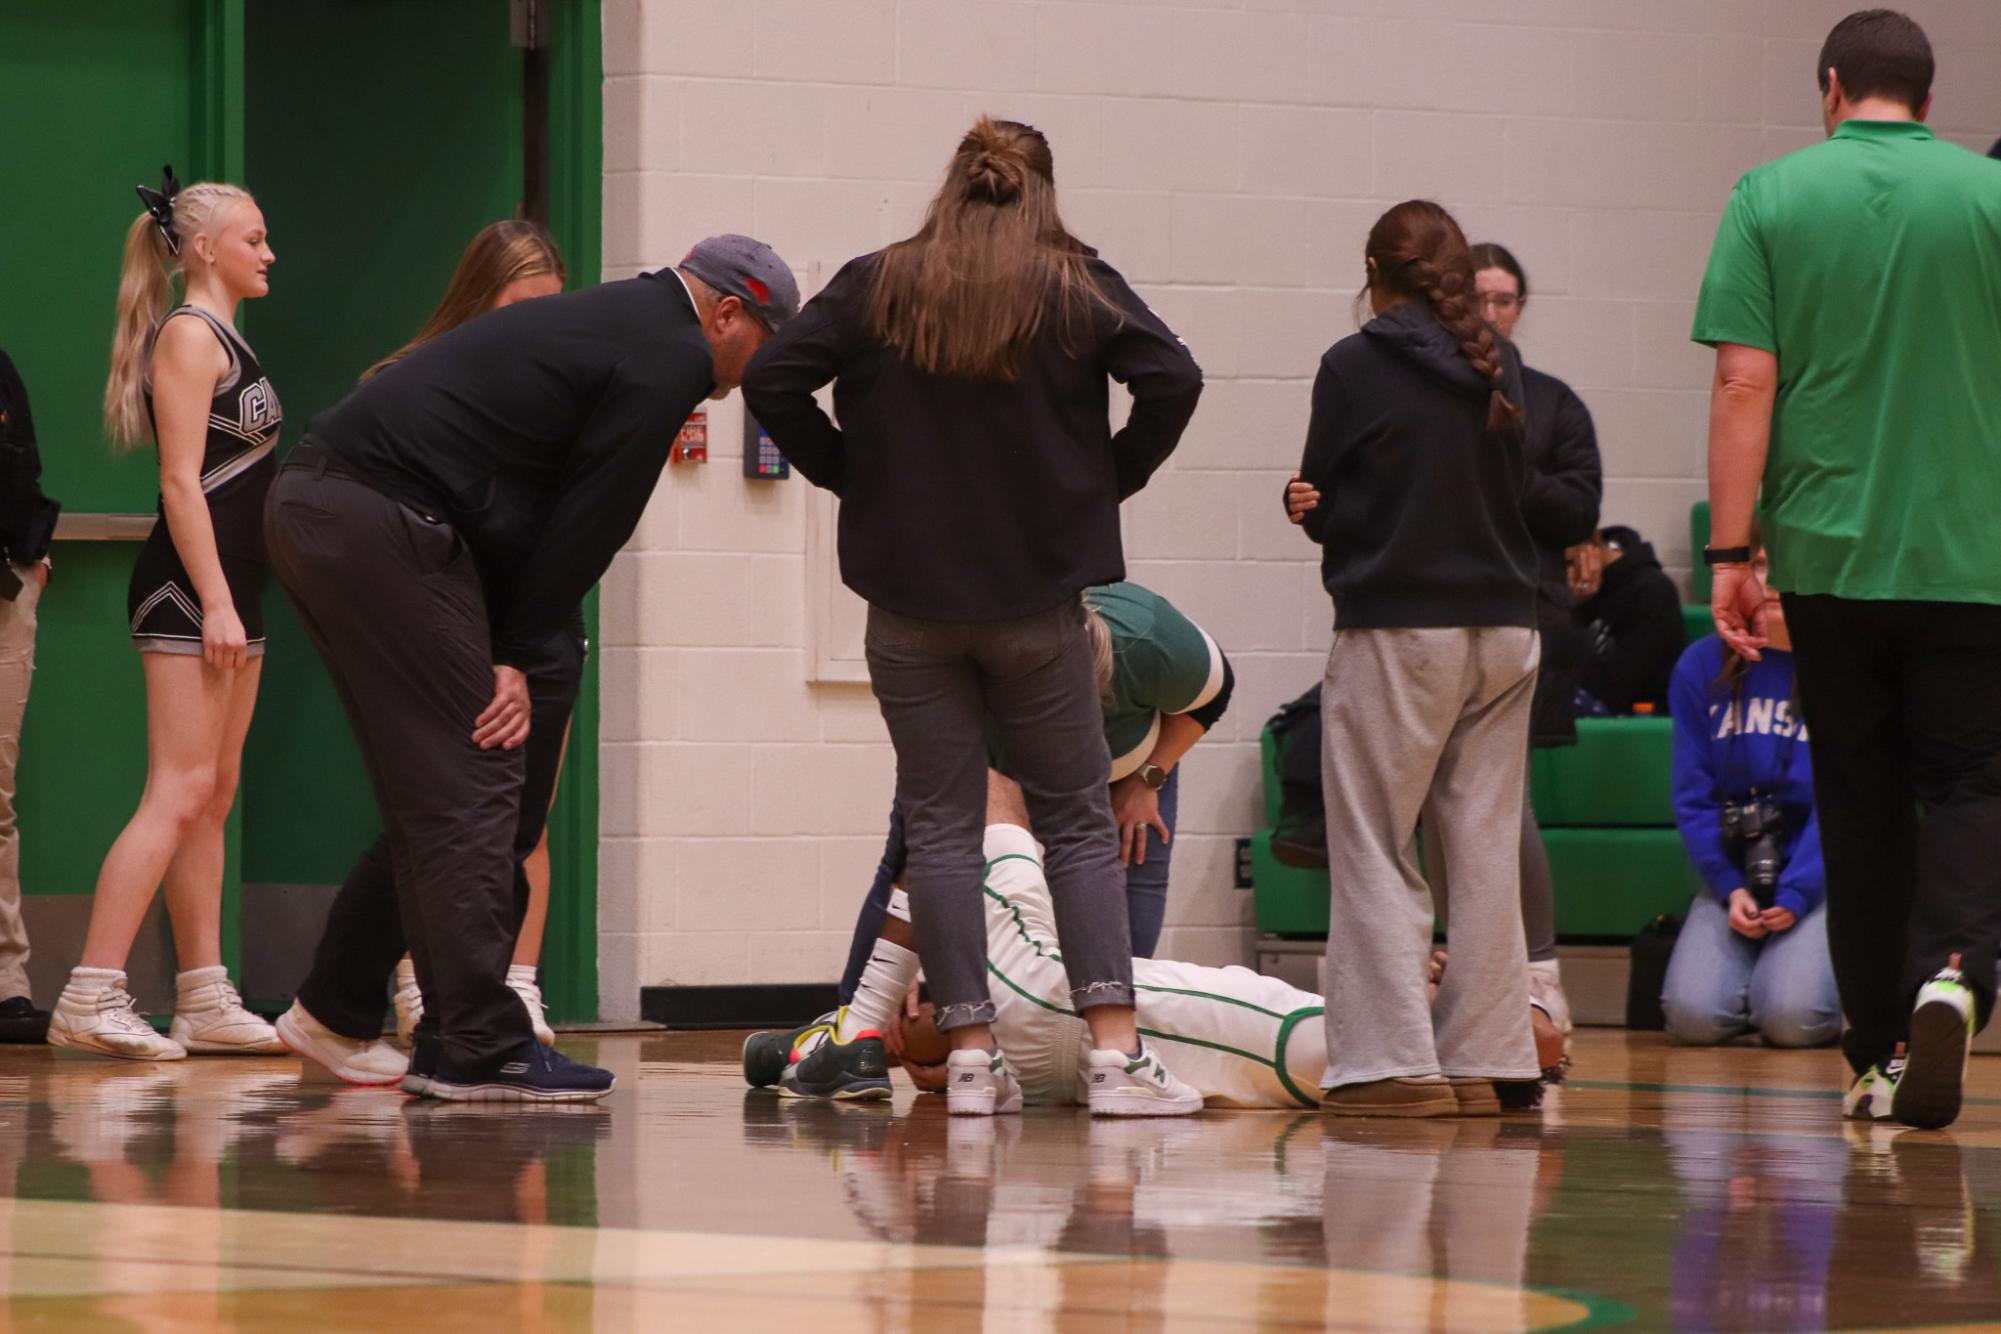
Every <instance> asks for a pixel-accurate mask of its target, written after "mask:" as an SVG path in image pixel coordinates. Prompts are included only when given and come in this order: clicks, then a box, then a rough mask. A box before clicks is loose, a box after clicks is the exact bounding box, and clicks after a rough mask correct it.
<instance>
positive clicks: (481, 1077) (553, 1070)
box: [424, 1038, 613, 1102]
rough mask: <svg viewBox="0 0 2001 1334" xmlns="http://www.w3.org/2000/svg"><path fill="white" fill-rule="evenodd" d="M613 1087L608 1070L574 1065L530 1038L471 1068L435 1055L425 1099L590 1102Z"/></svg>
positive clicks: (568, 1059)
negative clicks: (435, 1058)
mask: <svg viewBox="0 0 2001 1334" xmlns="http://www.w3.org/2000/svg"><path fill="white" fill-rule="evenodd" d="M612 1083H613V1079H612V1074H611V1071H609V1070H600V1069H598V1068H597V1067H596V1066H592V1065H585V1064H583V1063H582V1062H580V1061H573V1060H571V1059H570V1058H569V1057H567V1056H565V1055H563V1053H561V1052H559V1051H557V1050H556V1049H555V1048H554V1047H546V1046H544V1045H542V1044H541V1043H540V1042H537V1041H535V1039H533V1038H530V1039H529V1040H528V1041H526V1042H524V1043H522V1044H521V1045H520V1046H519V1047H516V1048H515V1049H514V1050H513V1051H511V1052H508V1053H506V1054H505V1055H503V1056H498V1057H495V1058H494V1059H493V1060H490V1061H487V1062H485V1063H484V1064H482V1065H479V1066H477V1067H473V1068H470V1069H468V1068H463V1067H461V1066H459V1065H457V1064H456V1063H455V1062H454V1061H453V1060H452V1058H451V1055H450V1054H449V1053H447V1052H443V1051H440V1052H439V1054H438V1060H437V1064H436V1065H435V1066H433V1067H432V1070H431V1074H430V1077H429V1080H428V1081H427V1083H426V1085H425V1088H424V1095H425V1096H426V1097H430V1098H437V1099H439V1100H440V1101H443V1102H594V1101H596V1100H597V1099H599V1098H602V1097H603V1096H604V1095H605V1094H607V1093H609V1092H611V1088H612Z"/></svg>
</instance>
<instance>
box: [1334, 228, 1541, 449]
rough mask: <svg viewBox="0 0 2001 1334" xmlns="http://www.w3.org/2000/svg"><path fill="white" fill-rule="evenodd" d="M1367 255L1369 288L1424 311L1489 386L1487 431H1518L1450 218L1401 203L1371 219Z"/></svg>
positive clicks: (1515, 408) (1518, 417)
mask: <svg viewBox="0 0 2001 1334" xmlns="http://www.w3.org/2000/svg"><path fill="white" fill-rule="evenodd" d="M1367 254H1368V258H1369V260H1370V262H1371V263H1372V264H1373V266H1374V274H1373V276H1372V277H1371V279H1370V282H1371V284H1372V285H1373V286H1375V287H1377V288H1380V289H1381V290H1383V291H1387V292H1392V293H1395V294H1396V295H1398V296H1402V297H1408V298H1412V299H1415V300H1419V301H1423V302H1424V303H1425V304H1426V305H1428V306H1430V307H1431V311H1432V314H1434V315H1436V316H1437V317H1438V322H1439V323H1440V324H1441V325H1443V326H1444V327H1445V331H1446V332H1447V333H1449V334H1451V335H1452V337H1453V338H1454V339H1455V340H1456V341H1457V342H1458V344H1459V350H1460V351H1461V352H1463V353H1465V354H1466V360H1467V361H1468V362H1469V363H1470V364H1471V365H1472V367H1473V369H1474V370H1476V371H1478V372H1479V373H1480V375H1481V377H1482V378H1484V379H1486V380H1488V381H1490V382H1491V383H1492V384H1493V386H1494V390H1493V393H1492V395H1491V396H1490V397H1489V398H1488V400H1487V429H1488V430H1490V431H1505V430H1512V429H1514V428H1516V427H1518V426H1520V425H1521V421H1522V409H1521V407H1520V405H1519V404H1516V403H1512V402H1510V401H1509V400H1508V396H1507V394H1506V393H1505V392H1504V390H1503V387H1502V386H1503V384H1504V376H1505V373H1506V366H1505V363H1504V362H1503V361H1502V358H1501V340H1500V339H1499V338H1497V337H1496V336H1495V334H1494V330H1493V327H1492V326H1491V325H1489V324H1488V323H1487V322H1486V321H1485V320H1483V319H1481V318H1480V313H1479V311H1478V309H1476V307H1475V305H1474V303H1473V258H1472V253H1471V251H1470V249H1469V248H1468V247H1467V245H1466V234H1465V233H1464V232H1462V231H1460V230H1459V224H1458V223H1457V222H1455V221H1454V220H1453V218H1452V215H1451V214H1450V213H1447V212H1446V211H1445V210H1444V209H1443V208H1440V207H1439V206H1438V205H1437V204H1434V203H1432V202H1431V201H1430V200H1429V199H1411V200H1406V201H1405V202H1403V203H1401V204H1398V205H1397V206H1396V207H1395V208H1393V209H1391V210H1390V211H1389V212H1387V213H1385V214H1383V216H1382V217H1380V218H1378V219H1376V225H1375V226H1374V227H1372V228H1371V229H1370V230H1369V244H1368V250H1367Z"/></svg>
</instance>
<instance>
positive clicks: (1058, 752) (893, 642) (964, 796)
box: [868, 601, 1133, 1028]
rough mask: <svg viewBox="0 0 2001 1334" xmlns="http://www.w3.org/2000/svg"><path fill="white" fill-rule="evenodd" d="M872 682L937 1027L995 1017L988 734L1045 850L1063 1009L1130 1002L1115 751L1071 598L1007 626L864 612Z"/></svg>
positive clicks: (1081, 624)
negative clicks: (988, 882) (1065, 997)
mask: <svg viewBox="0 0 2001 1334" xmlns="http://www.w3.org/2000/svg"><path fill="white" fill-rule="evenodd" d="M868 667H869V683H870V684H871V685H872V686H873V687H874V689H875V697H876V701H877V703H879V704H880V705H881V706H882V717H883V721H884V722H885V723H887V724H888V725H889V739H890V741H891V742H892V743H893V744H894V745H895V747H896V801H897V806H898V807H899V809H900V810H901V811H902V813H903V820H904V826H905V834H906V837H907V839H908V843H909V854H908V858H909V859H908V861H907V862H906V863H905V865H904V873H903V887H904V889H905V891H906V892H907V893H908V894H909V895H910V903H911V918H912V925H913V926H914V927H915V928H916V931H917V953H918V957H919V958H921V959H922V960H923V963H924V973H925V977H926V978H927V979H928V981H929V983H930V987H931V999H932V1001H933V1003H934V1004H935V1005H936V1006H937V1023H938V1027H939V1028H957V1027H961V1026H963V1025H966V1024H978V1023H988V1022H991V1021H992V1019H993V1017H994V1006H993V1001H992V1000H991V999H990V998H989V996H988V993H987V968H986V964H987V933H986V910H985V906H984V904H983V903H982V901H981V897H980V895H981V893H982V883H983V881H984V880H985V876H986V861H985V855H984V852H983V846H984V838H985V833H986V810H987V744H986V729H987V727H988V725H989V724H990V723H991V725H992V726H993V728H994V729H995V730H996V731H997V732H998V734H999V737H1000V740H1001V742H1002V744H1003V745H1004V746H1005V747H1006V749H1007V755H1008V761H1009V766H1010V768H1011V769H1012V770H1013V773H1012V775H1011V776H1012V777H1013V778H1014V779H1015V780H1016V781H1018V782H1019V783H1020V784H1021V790H1022V794H1023V795H1024V796H1025V797H1026V798H1027V799H1028V814H1029V819H1030V820H1031V821H1032V822H1033V823H1034V826H1035V836H1036V838H1038V839H1040V840H1041V842H1042V845H1043V849H1044V867H1045V870H1046V872H1047V874H1048V877H1049V893H1050V897H1051V899H1052V900H1053V901H1054V905H1055V909H1056V931H1057V936H1058V938H1059V940H1060V941H1061V943H1062V946H1063V967H1064V969H1065V971H1066V972H1067V973H1068V974H1069V977H1070V999H1071V1003H1072V1004H1073V1005H1075V1006H1076V1007H1077V1008H1078V1009H1079V1010H1083V1009H1087V1008H1090V1007H1092V1006H1096V1005H1131V1004H1132V1003H1133V985H1132V983H1133V972H1132V943H1131V937H1130V935H1129V932H1128V928H1127V923H1126V875H1125V868H1124V867H1123V866H1121V865H1120V864H1119V843H1118V834H1117V831H1116V828H1115V826H1114V825H1113V822H1112V806H1111V798H1110V794H1109V792H1108V790H1107V787H1106V784H1107V783H1108V782H1109V781H1110V778H1111V765H1112V761H1111V753H1110V752H1109V751H1108V750H1107V749H1106V747H1105V722H1104V714H1103V712H1102V711H1101V709H1100V706H1099V703H1098V687H1097V682H1096V679H1095V678H1094V677H1093V675H1092V672H1091V649H1090V645H1089V642H1088V641H1087V640H1086V638H1085V635H1084V613H1083V608H1082V606H1081V604H1079V603H1077V602H1074V601H1073V602H1066V603H1064V604H1063V605H1062V606H1059V607H1056V608H1053V609H1052V610H1050V611H1046V612H1040V613H1038V614H1036V615H1034V616H1024V617H1021V618H1020V619H1017V620H1011V621H987V622H958V621H927V620H919V619H917V618H915V617H910V616H899V615H897V614H896V613H894V612H889V611H884V610H883V609H882V608H880V607H874V606H872V607H870V608H869V615H868Z"/></svg>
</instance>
